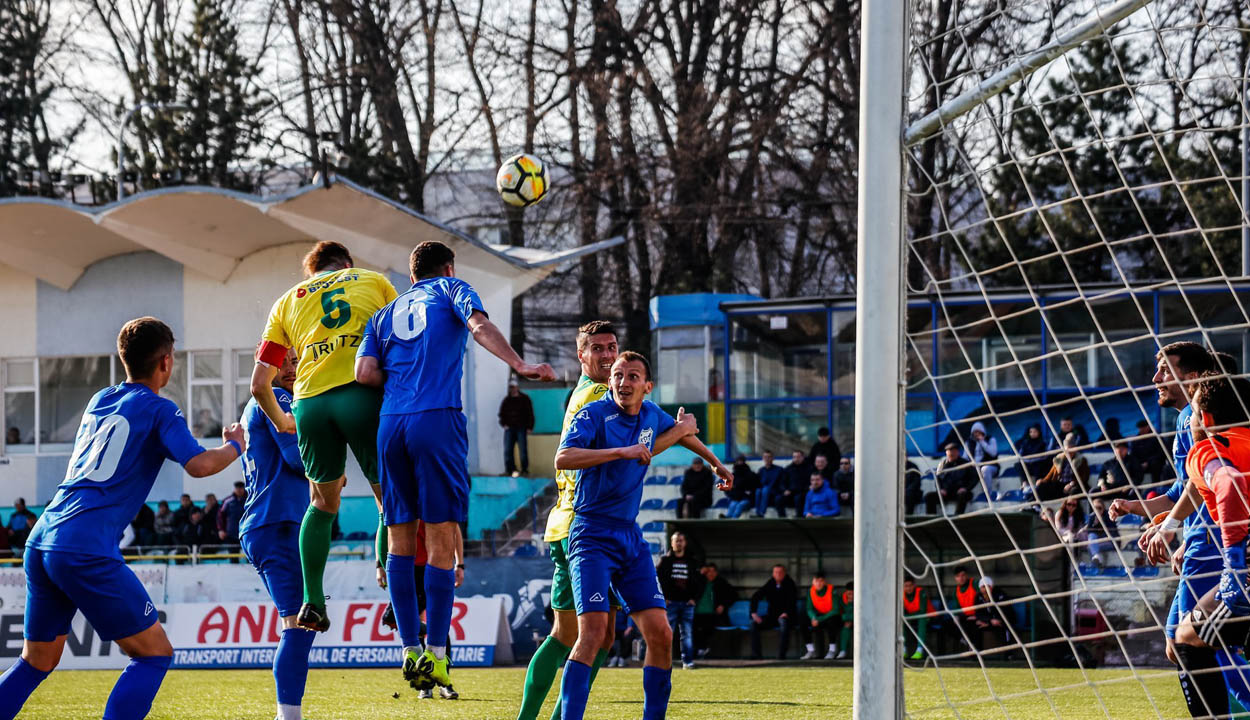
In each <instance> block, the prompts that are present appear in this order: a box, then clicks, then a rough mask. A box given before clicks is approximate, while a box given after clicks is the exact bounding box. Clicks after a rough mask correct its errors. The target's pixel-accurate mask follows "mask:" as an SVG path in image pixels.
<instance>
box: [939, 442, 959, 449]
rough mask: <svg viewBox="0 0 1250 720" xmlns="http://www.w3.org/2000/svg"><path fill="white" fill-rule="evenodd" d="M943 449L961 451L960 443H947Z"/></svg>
mask: <svg viewBox="0 0 1250 720" xmlns="http://www.w3.org/2000/svg"><path fill="white" fill-rule="evenodd" d="M942 449H943V450H952V449H954V450H958V449H959V443H957V442H948V443H946V444H945V445H943V446H942Z"/></svg>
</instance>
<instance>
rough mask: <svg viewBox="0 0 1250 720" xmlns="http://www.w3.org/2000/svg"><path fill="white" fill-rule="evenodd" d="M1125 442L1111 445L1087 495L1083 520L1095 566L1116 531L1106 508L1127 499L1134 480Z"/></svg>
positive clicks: (1114, 537)
mask: <svg viewBox="0 0 1250 720" xmlns="http://www.w3.org/2000/svg"><path fill="white" fill-rule="evenodd" d="M1128 448H1129V444H1128V442H1127V441H1125V440H1120V441H1119V442H1117V443H1116V444H1115V457H1113V458H1111V459H1110V460H1108V461H1106V462H1104V463H1103V464H1102V469H1101V470H1100V471H1099V473H1098V487H1097V492H1096V493H1095V494H1094V495H1093V496H1092V497H1091V498H1090V500H1089V507H1090V513H1089V518H1088V519H1087V520H1086V521H1085V524H1086V529H1087V531H1088V537H1089V539H1090V544H1089V554H1090V561H1091V562H1093V563H1094V565H1096V566H1098V567H1102V566H1103V555H1102V554H1103V552H1105V551H1107V550H1109V549H1111V548H1110V547H1109V544H1108V543H1107V542H1106V541H1108V540H1117V539H1119V537H1120V530H1119V527H1118V526H1117V524H1116V521H1115V520H1112V519H1111V515H1110V513H1109V512H1108V509H1109V508H1110V506H1111V503H1113V502H1115V501H1116V500H1117V499H1120V498H1124V499H1125V500H1131V499H1132V496H1133V485H1134V483H1133V482H1132V481H1131V479H1130V475H1131V474H1132V473H1133V472H1134V471H1135V470H1136V466H1135V465H1134V463H1133V458H1132V456H1131V455H1129V452H1128Z"/></svg>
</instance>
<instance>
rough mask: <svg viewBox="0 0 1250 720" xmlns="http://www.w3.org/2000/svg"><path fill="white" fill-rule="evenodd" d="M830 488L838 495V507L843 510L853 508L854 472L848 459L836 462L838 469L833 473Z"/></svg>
mask: <svg viewBox="0 0 1250 720" xmlns="http://www.w3.org/2000/svg"><path fill="white" fill-rule="evenodd" d="M830 486H831V487H832V488H833V491H834V492H836V493H837V494H838V505H839V506H841V507H844V508H853V507H854V506H855V470H854V469H852V468H851V459H850V458H849V457H844V458H842V459H841V460H839V461H838V469H837V470H835V471H834V473H833V482H832V483H830Z"/></svg>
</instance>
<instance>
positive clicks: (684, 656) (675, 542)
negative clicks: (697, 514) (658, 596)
mask: <svg viewBox="0 0 1250 720" xmlns="http://www.w3.org/2000/svg"><path fill="white" fill-rule="evenodd" d="M737 479H738V478H737V476H736V475H735V476H734V480H735V481H736V480H737ZM669 547H670V548H671V550H670V552H669V553H668V554H666V555H665V556H664V557H662V558H660V562H659V563H658V564H657V565H656V566H655V574H656V575H657V576H659V579H660V590H661V591H662V592H663V593H664V605H665V608H667V610H668V624H669V626H670V627H672V628H673V633H674V634H675V635H677V636H678V638H677V639H678V641H679V647H681V666H682V668H684V669H686V670H690V669H693V668H694V608H695V605H696V604H697V603H698V601H699V597H700V596H701V595H703V584H704V583H705V582H706V581H705V580H704V579H703V575H702V574H701V573H700V572H699V568H700V567H702V565H703V563H701V562H699V561H697V560H695V559H694V558H692V557H690V555H689V554H688V553H687V552H686V535H685V534H684V533H680V532H675V533H673V536H672V538H670V539H669Z"/></svg>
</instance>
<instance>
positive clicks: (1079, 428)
mask: <svg viewBox="0 0 1250 720" xmlns="http://www.w3.org/2000/svg"><path fill="white" fill-rule="evenodd" d="M1069 435H1076V444H1077V445H1088V444H1089V433H1087V432H1085V426H1083V425H1077V424H1076V423H1073V422H1072V418H1070V417H1066V418H1061V419H1060V420H1059V434H1058V435H1056V436H1055V437H1052V438H1051V439H1050V442H1049V443H1047V444H1046V449H1047V450H1050V451H1051V452H1058V451H1059V450H1062V449H1063V444H1064V442H1066V441H1067V438H1068V436H1069Z"/></svg>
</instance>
